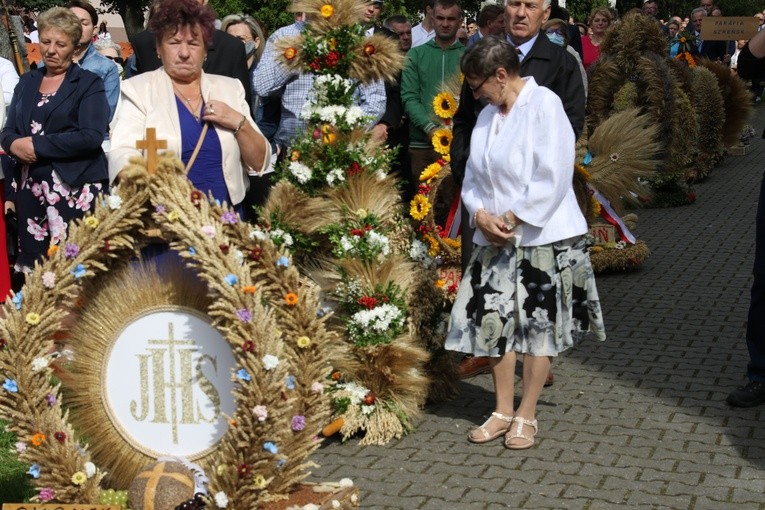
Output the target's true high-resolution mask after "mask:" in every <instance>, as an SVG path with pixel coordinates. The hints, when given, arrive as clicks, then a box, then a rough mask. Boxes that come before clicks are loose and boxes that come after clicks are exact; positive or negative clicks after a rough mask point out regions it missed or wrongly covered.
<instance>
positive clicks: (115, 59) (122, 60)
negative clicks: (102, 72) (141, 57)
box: [104, 55, 125, 65]
mask: <svg viewBox="0 0 765 510" xmlns="http://www.w3.org/2000/svg"><path fill="white" fill-rule="evenodd" d="M104 56H105V57H106V58H108V59H109V60H113V61H115V62H117V63H118V64H119V65H122V64H124V63H125V59H123V58H122V57H110V56H109V55H104Z"/></svg>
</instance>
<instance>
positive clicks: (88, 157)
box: [0, 65, 109, 186]
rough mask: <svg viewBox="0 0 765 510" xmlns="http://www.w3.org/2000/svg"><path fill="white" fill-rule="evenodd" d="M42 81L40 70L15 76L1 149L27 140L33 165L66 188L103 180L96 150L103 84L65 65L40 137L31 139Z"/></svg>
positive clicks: (102, 120) (103, 116) (104, 111)
mask: <svg viewBox="0 0 765 510" xmlns="http://www.w3.org/2000/svg"><path fill="white" fill-rule="evenodd" d="M43 76H45V69H38V70H34V71H30V72H28V73H24V74H23V75H21V78H20V79H19V83H18V85H16V89H15V91H14V93H13V100H12V101H11V104H10V106H9V107H8V120H7V122H6V124H5V127H4V128H3V130H2V132H0V144H2V146H3V149H5V151H6V152H7V153H8V154H10V152H11V151H10V149H11V144H12V143H13V142H14V141H15V140H17V139H19V138H23V137H26V136H32V143H33V144H34V148H35V154H36V155H37V160H38V163H37V164H49V165H50V166H51V167H52V169H53V170H56V172H57V173H58V174H59V176H61V178H62V179H63V180H64V182H66V183H67V184H69V185H71V186H82V185H83V184H86V183H89V182H98V181H101V180H104V179H107V178H108V175H109V174H108V171H107V163H106V156H104V151H103V150H102V149H101V142H103V140H104V136H105V135H106V128H107V125H108V123H109V103H107V101H106V93H105V92H104V81H103V80H102V79H101V78H100V77H99V76H98V75H96V74H93V73H91V72H90V71H86V70H84V69H81V68H80V66H77V65H72V66H70V67H69V70H68V71H67V72H66V77H65V78H64V81H63V83H61V86H60V87H59V89H58V91H57V92H56V95H54V96H53V97H52V98H51V99H50V105H49V110H48V111H49V116H48V118H47V120H46V121H45V122H44V126H45V134H44V135H38V134H35V135H33V134H32V131H31V127H30V124H31V122H32V113H33V111H34V110H35V109H36V108H37V101H38V91H39V89H40V83H41V82H42V79H43ZM17 167H20V165H17ZM18 170H20V168H17V169H16V171H18Z"/></svg>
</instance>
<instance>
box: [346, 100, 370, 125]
mask: <svg viewBox="0 0 765 510" xmlns="http://www.w3.org/2000/svg"><path fill="white" fill-rule="evenodd" d="M345 121H346V122H347V123H348V125H349V126H353V125H354V124H356V123H359V122H363V121H366V118H365V116H364V110H362V109H361V108H360V107H358V106H355V105H354V106H351V107H350V108H348V110H347V111H346V112H345Z"/></svg>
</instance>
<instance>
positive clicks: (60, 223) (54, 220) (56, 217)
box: [46, 206, 67, 244]
mask: <svg viewBox="0 0 765 510" xmlns="http://www.w3.org/2000/svg"><path fill="white" fill-rule="evenodd" d="M46 212H47V213H48V230H50V239H51V242H52V243H54V244H57V243H58V242H59V241H62V240H63V239H64V238H66V228H67V224H66V222H65V221H64V218H62V217H61V215H60V214H59V212H58V210H57V209H56V208H55V207H51V206H49V207H48V208H46Z"/></svg>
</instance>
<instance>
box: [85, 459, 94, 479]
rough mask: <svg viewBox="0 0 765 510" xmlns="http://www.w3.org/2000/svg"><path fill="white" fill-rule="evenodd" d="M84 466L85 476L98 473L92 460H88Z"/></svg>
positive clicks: (89, 476) (91, 476) (90, 476)
mask: <svg viewBox="0 0 765 510" xmlns="http://www.w3.org/2000/svg"><path fill="white" fill-rule="evenodd" d="M84 468H85V476H87V477H88V478H93V476H94V475H95V474H96V465H95V464H93V463H92V462H86V463H85V466H84Z"/></svg>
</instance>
